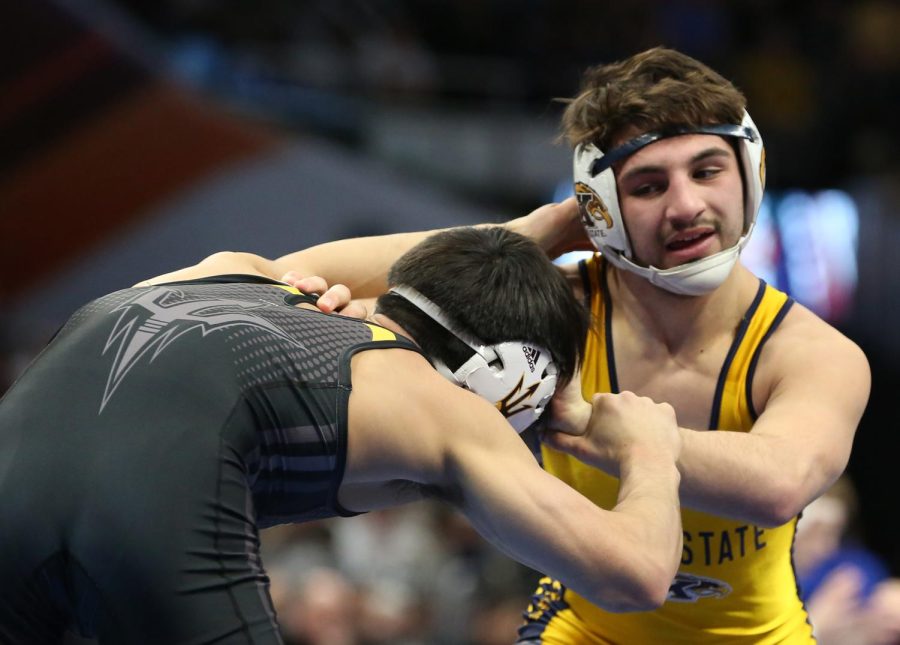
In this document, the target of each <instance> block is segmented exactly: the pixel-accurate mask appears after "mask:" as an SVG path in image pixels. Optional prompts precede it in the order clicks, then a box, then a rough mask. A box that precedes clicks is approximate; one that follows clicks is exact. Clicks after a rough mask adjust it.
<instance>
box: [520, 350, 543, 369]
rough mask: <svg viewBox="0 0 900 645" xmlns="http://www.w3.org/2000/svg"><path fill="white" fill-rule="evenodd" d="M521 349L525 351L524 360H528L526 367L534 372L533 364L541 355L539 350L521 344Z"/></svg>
mask: <svg viewBox="0 0 900 645" xmlns="http://www.w3.org/2000/svg"><path fill="white" fill-rule="evenodd" d="M522 351H523V352H524V353H525V360H527V361H528V369H530V370H531V371H532V372H534V364H535V362H537V359H538V358H540V356H541V352H540V350H537V349H535V348H534V347H529V346H528V345H522Z"/></svg>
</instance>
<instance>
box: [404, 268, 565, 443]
mask: <svg viewBox="0 0 900 645" xmlns="http://www.w3.org/2000/svg"><path fill="white" fill-rule="evenodd" d="M391 293H395V294H397V295H398V296H401V297H402V298H404V299H405V300H407V301H409V302H410V303H412V304H413V305H415V306H416V307H417V308H418V309H419V310H420V311H422V313H424V314H425V315H427V316H428V317H429V318H431V319H432V320H434V321H435V322H436V323H438V324H439V325H440V326H441V327H443V328H444V329H446V330H447V331H448V332H450V333H451V334H453V335H454V336H456V338H458V339H459V340H460V341H462V342H463V343H465V344H466V345H468V346H469V347H471V348H472V350H473V351H474V352H475V353H474V354H472V356H471V358H469V360H467V361H466V362H465V363H463V364H462V365H460V366H459V367H458V368H457V369H456V370H455V371H451V370H450V368H448V367H447V366H446V365H445V364H444V363H442V362H441V361H438V360H436V359H433V358H432V363H433V364H434V366H435V368H436V369H437V371H438V372H440V373H441V375H443V376H444V377H446V378H447V379H449V380H450V382H451V383H454V384H455V385H460V386H462V387H464V388H466V389H468V390H471V391H472V392H474V393H475V394H477V395H479V396H480V397H482V398H484V399H487V400H488V401H490V402H491V403H493V404H494V405H495V406H497V409H498V410H500V412H501V413H502V414H503V416H505V417H506V420H507V421H509V423H510V424H511V425H512V427H513V428H515V429H516V432H522V431H523V430H525V429H526V428H527V427H528V426H530V425H531V424H532V423H534V422H535V421H537V419H538V417H540V416H541V414H542V413H543V412H544V408H545V407H546V406H547V403H548V402H549V401H550V398H551V397H552V396H553V392H554V391H555V390H556V374H557V370H556V365H554V363H553V360H552V357H551V356H550V352H549V351H547V350H546V349H544V348H543V347H538V346H536V345H532V344H530V343H524V342H518V341H512V342H505V343H497V344H496V345H486V344H485V343H483V342H482V341H480V340H478V339H477V338H475V337H474V336H473V335H471V334H469V333H467V332H465V331H464V330H462V329H460V328H459V327H457V326H456V325H454V324H453V322H452V321H450V319H449V318H448V317H447V316H446V315H445V314H444V312H443V311H441V308H440V307H438V306H437V305H436V304H435V303H433V302H432V301H431V300H429V299H428V298H426V297H425V296H424V295H422V294H421V293H419V292H418V291H416V290H415V289H413V288H412V287H407V286H403V285H398V286H395V287H391Z"/></svg>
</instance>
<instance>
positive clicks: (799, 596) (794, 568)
mask: <svg viewBox="0 0 900 645" xmlns="http://www.w3.org/2000/svg"><path fill="white" fill-rule="evenodd" d="M788 302H789V303H791V304H793V300H788ZM785 305H786V307H787V308H788V309H789V308H790V306H789V305H787V303H785ZM779 316H780V313H779ZM801 517H803V511H800V512H799V513H798V514H797V521H796V522H794V535H792V536H791V551H790V554H791V572H792V573H793V574H794V590H795V591H796V592H797V599H798V600H799V601H800V604H801V605H803V612H804V613H805V614H806V624H807V625H809V627H810V631H812V632H813V642H814V643H818V642H819V641H818V639H817V638H816V635H815V628H814V627H813V624H812V623H811V622H810V621H809V608H807V606H806V602H805V601H804V600H803V593H802V591H801V589H800V576H798V575H797V564H796V563H795V562H794V544H795V543H796V541H797V528H798V527H799V526H800V518H801Z"/></svg>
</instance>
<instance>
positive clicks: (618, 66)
mask: <svg viewBox="0 0 900 645" xmlns="http://www.w3.org/2000/svg"><path fill="white" fill-rule="evenodd" d="M564 102H565V103H568V105H567V106H566V110H565V113H564V114H563V120H562V127H563V133H564V135H565V136H566V138H567V139H568V140H569V142H570V143H571V144H572V145H573V146H575V145H578V144H582V143H593V144H595V145H597V146H598V147H599V148H600V149H601V150H603V151H609V150H610V149H612V148H613V147H614V145H615V144H617V143H620V142H619V141H618V139H619V138H621V137H622V136H623V135H624V134H625V133H626V132H627V130H629V129H631V128H635V129H637V130H638V131H639V132H651V131H655V130H663V129H665V128H666V127H667V126H700V125H714V124H722V123H740V122H741V120H742V119H743V115H744V108H745V107H746V104H747V100H746V98H745V97H744V95H743V94H742V93H741V91H740V90H738V89H737V88H736V87H735V86H734V85H733V84H732V83H731V82H730V81H728V80H727V79H725V78H724V77H722V76H721V75H720V74H718V73H716V72H715V71H713V70H712V69H710V68H709V67H708V66H706V65H704V64H703V63H701V62H700V61H698V60H695V59H693V58H691V57H690V56H687V55H685V54H682V53H681V52H678V51H675V50H673V49H667V48H665V47H655V48H653V49H648V50H647V51H644V52H641V53H639V54H635V55H634V56H631V57H630V58H626V59H625V60H623V61H618V62H614V63H609V64H607V65H598V66H596V67H592V68H590V69H588V70H587V71H586V72H585V73H584V76H583V77H582V85H581V91H580V92H579V93H578V95H577V96H576V97H575V98H574V99H566V100H564Z"/></svg>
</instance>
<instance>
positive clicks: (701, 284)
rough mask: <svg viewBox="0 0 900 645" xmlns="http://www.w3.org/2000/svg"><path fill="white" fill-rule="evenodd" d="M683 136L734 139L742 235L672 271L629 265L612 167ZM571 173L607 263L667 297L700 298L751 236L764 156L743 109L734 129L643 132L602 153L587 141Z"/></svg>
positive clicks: (719, 280)
mask: <svg viewBox="0 0 900 645" xmlns="http://www.w3.org/2000/svg"><path fill="white" fill-rule="evenodd" d="M684 134H715V135H719V136H723V137H732V138H734V139H736V140H737V142H738V162H739V164H740V166H741V171H742V174H743V179H744V232H743V235H742V236H741V237H740V239H739V240H738V242H737V244H735V246H733V247H732V248H730V249H725V250H723V251H720V252H719V253H716V254H714V255H711V256H709V257H706V258H703V259H702V260H698V261H696V262H691V263H689V264H686V265H682V266H678V267H674V268H672V269H658V268H656V267H652V266H651V267H643V266H640V265H638V264H635V263H634V262H633V261H632V257H633V254H632V248H631V241H630V240H629V239H628V232H627V231H626V229H625V224H624V220H623V218H622V211H621V207H620V204H619V194H618V188H617V186H616V177H615V173H614V171H613V165H614V164H616V163H618V162H619V161H623V160H625V159H627V158H628V157H629V156H630V155H632V154H634V153H635V152H637V151H638V150H640V149H641V148H643V147H645V146H648V145H650V144H651V143H654V142H655V141H659V140H660V139H664V138H668V137H673V136H679V135H684ZM573 171H574V181H575V196H576V198H577V200H578V204H579V207H580V208H581V212H582V221H583V222H584V225H585V230H586V231H587V233H588V236H589V237H590V238H591V241H593V243H594V246H596V247H597V249H598V250H599V251H600V252H601V253H602V254H603V256H604V257H605V258H607V259H608V260H609V261H610V263H612V264H614V265H615V266H617V267H619V268H622V269H625V270H627V271H631V272H632V273H636V274H638V275H640V276H642V277H644V278H646V279H647V280H649V281H650V282H651V283H653V284H655V285H657V286H659V287H662V288H663V289H666V290H668V291H671V292H673V293H678V294H682V295H702V294H704V293H708V292H709V291H712V290H713V289H715V288H716V287H718V286H719V285H720V284H721V283H722V282H723V281H724V280H725V278H727V277H728V274H729V273H730V272H731V268H732V267H733V266H734V264H735V262H737V259H738V256H739V255H740V251H741V249H742V248H743V247H744V245H745V244H746V243H747V240H748V239H749V238H750V234H751V233H752V232H753V227H754V224H755V223H756V216H757V213H758V212H759V206H760V204H761V203H762V196H763V190H764V188H765V152H764V148H763V143H762V137H761V136H760V134H759V131H758V130H757V129H756V125H755V124H754V123H753V120H752V119H751V118H750V115H749V114H748V113H747V112H746V111H745V112H744V118H743V120H742V121H741V124H740V125H730V124H726V125H719V124H717V125H708V126H698V127H682V128H671V129H668V130H666V131H665V132H647V133H644V134H642V135H640V136H638V137H635V138H634V139H630V140H629V141H626V142H625V143H623V144H622V145H620V146H617V147H616V148H613V149H612V150H610V151H609V152H608V153H604V152H603V151H602V150H600V149H599V148H598V147H597V146H595V145H593V144H591V143H587V144H581V145H579V146H577V147H576V148H575V153H574V168H573Z"/></svg>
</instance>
